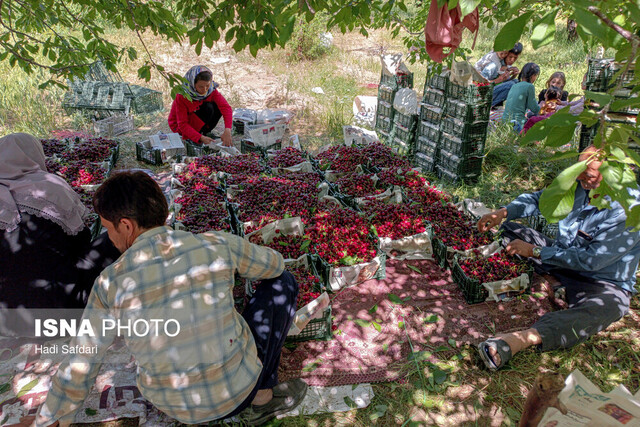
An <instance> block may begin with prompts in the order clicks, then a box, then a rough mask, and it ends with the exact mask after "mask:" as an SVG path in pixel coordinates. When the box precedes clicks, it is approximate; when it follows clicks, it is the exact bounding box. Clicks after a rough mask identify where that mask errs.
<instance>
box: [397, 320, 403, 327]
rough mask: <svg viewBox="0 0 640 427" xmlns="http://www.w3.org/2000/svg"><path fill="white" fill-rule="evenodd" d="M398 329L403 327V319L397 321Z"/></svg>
mask: <svg viewBox="0 0 640 427" xmlns="http://www.w3.org/2000/svg"><path fill="white" fill-rule="evenodd" d="M398 329H404V322H403V321H400V322H398Z"/></svg>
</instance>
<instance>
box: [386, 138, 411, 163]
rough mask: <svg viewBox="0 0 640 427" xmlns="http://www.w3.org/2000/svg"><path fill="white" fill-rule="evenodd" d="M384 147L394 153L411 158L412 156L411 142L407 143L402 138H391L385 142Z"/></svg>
mask: <svg viewBox="0 0 640 427" xmlns="http://www.w3.org/2000/svg"><path fill="white" fill-rule="evenodd" d="M386 145H387V146H388V147H389V148H391V150H392V151H393V152H395V153H398V154H400V155H401V156H405V157H408V158H411V156H412V155H413V142H407V141H405V140H404V139H402V138H399V137H397V136H396V137H393V138H389V140H387V143H386Z"/></svg>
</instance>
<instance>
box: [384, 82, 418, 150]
mask: <svg viewBox="0 0 640 427" xmlns="http://www.w3.org/2000/svg"><path fill="white" fill-rule="evenodd" d="M401 87H408V88H413V73H409V74H396V75H388V74H385V73H382V76H381V77H380V85H379V86H378V108H377V110H376V131H377V132H378V136H379V138H380V139H381V140H384V141H387V140H389V138H390V136H391V131H392V130H393V114H394V111H393V98H394V97H395V95H396V92H397V91H398V89H400V88H401Z"/></svg>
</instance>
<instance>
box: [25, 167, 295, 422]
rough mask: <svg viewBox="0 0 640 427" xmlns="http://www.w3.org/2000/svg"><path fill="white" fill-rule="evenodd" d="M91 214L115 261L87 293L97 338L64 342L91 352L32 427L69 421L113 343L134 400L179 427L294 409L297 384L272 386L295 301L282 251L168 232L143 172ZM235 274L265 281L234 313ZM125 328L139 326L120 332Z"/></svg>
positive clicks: (67, 372)
mask: <svg viewBox="0 0 640 427" xmlns="http://www.w3.org/2000/svg"><path fill="white" fill-rule="evenodd" d="M94 207H95V209H96V212H97V213H98V214H99V215H100V217H101V219H102V223H103V224H104V226H105V227H106V228H107V231H108V233H109V238H110V239H111V240H112V241H113V243H114V244H115V246H116V247H117V248H118V249H120V250H121V251H122V252H123V254H122V256H121V257H120V258H119V259H118V260H117V261H116V262H115V263H114V264H112V265H111V266H109V267H108V268H106V269H105V270H104V271H103V272H102V273H101V274H100V276H99V277H98V278H97V279H96V282H95V284H94V286H93V289H92V290H91V294H90V296H89V302H88V304H87V307H86V309H85V311H84V314H83V318H82V319H83V320H82V321H83V322H84V321H85V319H86V321H88V322H90V323H91V325H92V329H93V331H94V335H95V336H93V337H92V336H87V335H86V334H82V335H79V336H77V337H75V338H73V339H72V341H71V343H70V347H73V348H79V347H84V348H85V349H86V348H90V349H92V350H91V353H90V354H75V355H69V356H67V357H66V358H65V360H64V362H63V363H62V364H61V365H60V367H59V369H58V373H57V375H56V377H55V378H54V379H53V381H52V385H51V390H50V391H49V394H48V396H47V400H46V402H45V403H44V404H43V405H42V407H41V408H40V410H39V411H38V415H37V417H36V421H37V424H38V425H50V424H51V423H54V422H56V421H60V423H61V424H63V425H67V424H69V423H70V422H72V421H73V417H74V413H75V411H76V410H77V409H78V408H80V407H81V406H82V402H83V400H84V399H85V397H86V396H87V394H88V393H89V390H90V388H91V387H92V386H93V384H94V382H95V378H96V376H97V374H98V371H99V369H100V365H101V361H102V357H103V356H104V354H105V351H106V350H107V348H108V347H109V346H110V345H111V343H112V342H113V341H114V339H115V338H116V336H118V335H119V336H123V338H124V342H125V344H126V346H127V348H128V349H129V350H130V352H131V353H132V355H133V356H134V358H135V360H136V363H137V375H138V378H137V384H138V388H139V389H140V393H141V394H142V396H144V397H145V398H146V399H147V400H149V401H150V402H151V403H153V404H154V405H155V406H156V407H157V408H158V409H160V410H161V411H163V412H165V413H166V414H167V415H169V416H170V417H173V418H175V419H177V420H178V421H180V422H183V423H187V424H196V423H198V424H199V423H204V422H208V421H211V420H217V419H222V418H227V417H230V416H232V415H236V414H239V416H240V417H241V418H242V419H243V420H244V421H245V422H246V423H248V424H261V423H264V422H266V421H267V420H269V419H270V418H273V417H274V416H276V415H278V414H281V413H284V412H288V411H290V410H291V409H293V408H294V407H296V406H297V405H298V404H299V403H300V402H301V401H302V399H303V398H304V396H305V393H306V390H307V385H306V384H305V383H304V382H303V381H302V380H299V379H297V380H292V381H289V382H285V383H281V384H278V365H279V363H280V353H281V350H282V346H283V344H284V341H285V338H286V336H287V332H288V330H289V327H290V326H291V322H292V319H293V316H294V314H295V310H296V298H297V295H298V285H297V283H296V281H295V279H294V278H293V276H292V275H291V274H290V273H289V272H284V262H283V258H282V256H281V255H280V254H279V253H278V252H276V251H274V250H271V249H269V248H265V247H261V246H257V245H254V244H252V243H249V242H248V241H247V240H244V239H242V238H240V237H237V236H233V235H231V234H228V233H223V232H208V233H204V234H198V235H195V234H192V233H189V232H185V231H175V230H173V229H171V228H169V227H166V226H165V225H164V224H165V220H166V218H167V214H168V208H167V202H166V200H165V197H164V195H163V194H162V191H161V190H160V187H159V186H158V184H156V182H155V181H153V180H152V179H151V178H150V177H149V176H147V175H146V174H145V173H143V172H135V173H128V172H125V173H119V174H116V175H114V176H112V177H111V178H109V179H107V180H106V181H105V182H104V184H102V185H101V186H100V188H99V189H98V191H97V192H96V194H95V196H94ZM236 272H237V273H238V275H239V276H240V277H243V278H246V279H249V280H262V283H261V284H260V285H259V286H258V288H257V290H256V292H255V294H254V295H253V297H252V298H251V300H250V301H249V302H248V304H247V307H246V309H245V310H244V312H243V313H242V315H240V314H239V313H238V312H237V311H236V310H235V308H234V298H233V295H232V288H233V286H234V277H235V274H236ZM150 319H151V320H150ZM158 319H159V321H160V322H165V323H164V324H165V326H164V327H163V326H162V323H156V328H155V330H154V329H153V328H151V332H149V328H145V323H144V322H145V321H146V322H147V323H146V324H147V325H148V324H151V325H153V323H150V322H152V321H155V320H158ZM170 320H173V321H172V322H170ZM116 322H117V325H118V328H117V329H116V328H112V326H113V325H114V324H116ZM128 324H133V325H136V324H138V327H136V328H133V329H126V325H128ZM105 325H107V326H105ZM157 325H160V326H157ZM145 331H146V333H145Z"/></svg>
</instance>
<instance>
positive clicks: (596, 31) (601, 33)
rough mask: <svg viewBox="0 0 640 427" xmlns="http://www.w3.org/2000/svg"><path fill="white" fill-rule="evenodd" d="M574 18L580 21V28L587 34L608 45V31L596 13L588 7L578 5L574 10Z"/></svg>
mask: <svg viewBox="0 0 640 427" xmlns="http://www.w3.org/2000/svg"><path fill="white" fill-rule="evenodd" d="M573 19H575V21H576V22H577V23H578V29H579V30H580V31H583V32H584V33H585V34H587V35H591V36H593V37H595V38H596V39H598V41H599V42H600V43H602V44H604V45H605V47H608V38H609V37H608V36H609V35H608V33H607V27H606V26H605V24H604V23H603V22H602V21H601V20H600V19H599V18H598V17H596V16H595V15H594V14H592V13H591V12H589V11H588V10H586V9H582V8H580V7H576V8H575V10H574V12H573Z"/></svg>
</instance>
